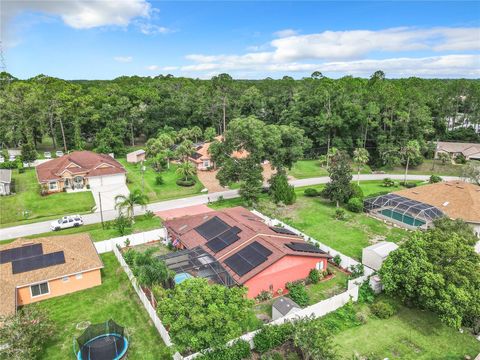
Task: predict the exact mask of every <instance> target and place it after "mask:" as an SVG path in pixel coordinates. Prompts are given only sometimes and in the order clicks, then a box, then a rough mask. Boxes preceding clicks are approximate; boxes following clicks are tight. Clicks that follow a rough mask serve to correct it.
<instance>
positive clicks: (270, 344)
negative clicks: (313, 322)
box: [253, 323, 294, 354]
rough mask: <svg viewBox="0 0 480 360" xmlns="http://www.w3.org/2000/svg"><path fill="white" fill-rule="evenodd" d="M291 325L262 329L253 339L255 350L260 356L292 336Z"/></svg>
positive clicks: (292, 327) (292, 328)
mask: <svg viewBox="0 0 480 360" xmlns="http://www.w3.org/2000/svg"><path fill="white" fill-rule="evenodd" d="M293 330H294V326H293V324H292V323H285V324H282V325H272V326H265V327H263V328H262V329H261V330H260V331H259V332H258V333H256V334H255V336H254V338H253V344H254V345H255V350H256V351H257V352H259V353H260V354H262V353H265V352H267V351H269V350H272V349H275V348H277V347H279V346H280V345H282V344H284V343H285V342H286V341H287V340H288V339H289V338H290V337H291V336H292V334H293Z"/></svg>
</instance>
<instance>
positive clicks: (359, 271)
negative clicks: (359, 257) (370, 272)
mask: <svg viewBox="0 0 480 360" xmlns="http://www.w3.org/2000/svg"><path fill="white" fill-rule="evenodd" d="M349 270H350V272H351V274H350V279H356V278H358V277H360V276H363V274H364V273H365V267H364V266H363V264H357V265H352V266H350V268H349Z"/></svg>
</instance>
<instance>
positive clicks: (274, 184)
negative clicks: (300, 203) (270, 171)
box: [270, 172, 297, 205]
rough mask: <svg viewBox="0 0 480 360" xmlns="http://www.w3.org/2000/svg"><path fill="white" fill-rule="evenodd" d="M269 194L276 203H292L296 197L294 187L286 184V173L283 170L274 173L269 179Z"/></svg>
mask: <svg viewBox="0 0 480 360" xmlns="http://www.w3.org/2000/svg"><path fill="white" fill-rule="evenodd" d="M270 195H271V197H272V199H273V201H274V202H275V203H276V204H278V203H283V204H285V205H291V204H293V203H294V202H295V200H296V197H297V196H296V194H295V189H294V187H293V186H292V185H289V184H288V179H287V175H285V174H284V173H283V172H281V173H277V174H275V175H274V176H273V177H272V178H271V179H270Z"/></svg>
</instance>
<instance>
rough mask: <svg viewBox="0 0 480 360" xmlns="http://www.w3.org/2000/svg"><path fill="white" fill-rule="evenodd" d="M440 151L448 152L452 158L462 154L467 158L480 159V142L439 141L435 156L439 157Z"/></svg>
mask: <svg viewBox="0 0 480 360" xmlns="http://www.w3.org/2000/svg"><path fill="white" fill-rule="evenodd" d="M439 153H446V154H448V155H449V156H450V158H451V159H455V158H456V157H457V156H458V155H460V154H461V155H463V156H465V158H466V159H467V160H480V144H476V143H460V142H447V141H439V142H437V149H436V151H435V158H438V154H439Z"/></svg>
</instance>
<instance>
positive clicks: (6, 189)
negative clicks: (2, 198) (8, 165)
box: [0, 169, 12, 195]
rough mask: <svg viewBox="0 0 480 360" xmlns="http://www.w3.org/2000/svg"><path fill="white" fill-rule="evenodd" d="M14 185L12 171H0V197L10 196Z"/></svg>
mask: <svg viewBox="0 0 480 360" xmlns="http://www.w3.org/2000/svg"><path fill="white" fill-rule="evenodd" d="M11 183H12V170H10V169H0V195H10V185H11Z"/></svg>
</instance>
